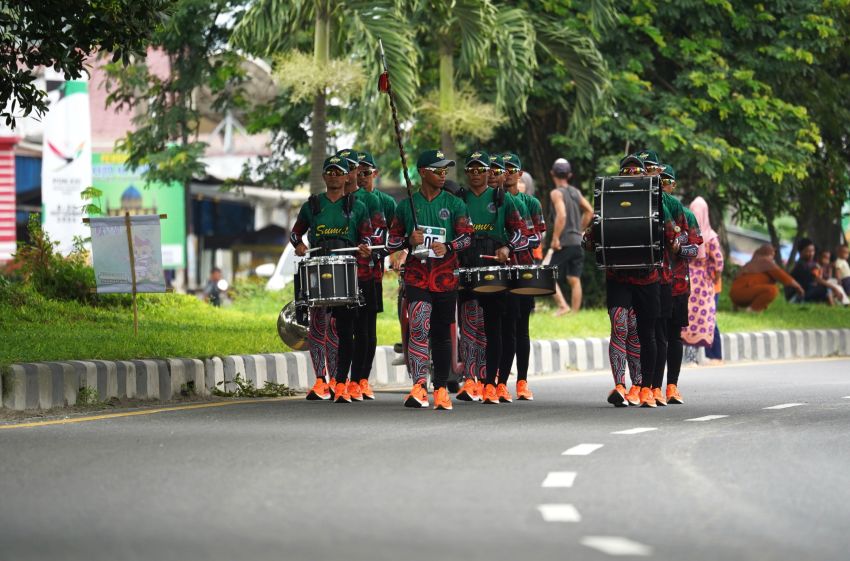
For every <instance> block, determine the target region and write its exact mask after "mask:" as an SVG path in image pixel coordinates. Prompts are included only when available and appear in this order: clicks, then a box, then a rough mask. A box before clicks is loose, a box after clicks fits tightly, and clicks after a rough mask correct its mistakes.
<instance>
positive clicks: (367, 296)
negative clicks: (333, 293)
mask: <svg viewBox="0 0 850 561" xmlns="http://www.w3.org/2000/svg"><path fill="white" fill-rule="evenodd" d="M336 155H337V156H339V157H341V158H345V159H346V160H347V161H348V165H349V167H350V170H351V171H350V172H349V176H348V181H347V182H346V184H345V192H346V194H349V193H351V194H353V195H354V198H355V200H358V201H360V202H361V203H363V205H364V206H365V207H366V210H367V211H368V213H369V219H370V221H371V223H372V228H373V229H374V231H373V233H372V236H371V243H372V244H374V245H381V244H383V243H384V239H385V238H386V231H387V221H386V218H385V217H384V209H383V205H382V204H381V199H379V198H378V195H376V194H374V193H372V192H370V191H368V190H366V189H365V188H362V187H360V186H359V174H360V158H359V154H358V152H357V151H356V150H354V149H350V148H347V149H345V150H340V151H339V152H337V153H336ZM382 255H385V253H375V254H374V255H373V258H375V257H379V256H382ZM369 265H370V266H371V269H370V270H369V271H368V273H369V274H368V275H364V276H363V279H362V280H361V279H360V278H358V284H359V285H360V292H361V294H363V300H364V302H363V305H362V306H359V307H358V308H357V309H356V314H355V315H356V317H355V319H356V321H355V323H354V351H353V354H352V359H351V380H350V381H349V382H348V386H347V389H348V393H349V395H350V396H351V399H352V400H354V401H363V399H370V400H371V399H375V394H374V392H373V391H372V388H371V387H370V386H369V373H370V372H371V371H372V360H373V359H374V358H375V347H376V346H377V344H378V337H377V334H376V322H377V317H378V294H377V289H376V285H375V277H374V275H375V273H374V270H375V261H374V259H373V260H371V261H370V263H369ZM330 333H331V337H332V338H333V337H334V335H335V334H336V333H335V330H333V329H332V330H331V332H330ZM363 382H365V383H363Z"/></svg>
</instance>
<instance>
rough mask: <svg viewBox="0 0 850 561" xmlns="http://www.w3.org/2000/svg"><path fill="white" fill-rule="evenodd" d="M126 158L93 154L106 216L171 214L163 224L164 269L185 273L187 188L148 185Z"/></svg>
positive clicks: (95, 180) (94, 176) (94, 174)
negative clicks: (129, 165) (132, 169)
mask: <svg viewBox="0 0 850 561" xmlns="http://www.w3.org/2000/svg"><path fill="white" fill-rule="evenodd" d="M126 161H127V156H126V155H125V154H120V153H113V152H104V153H95V154H92V185H93V186H94V187H95V188H96V189H98V190H100V191H101V192H102V193H103V196H102V197H101V199H100V200H99V201H94V202H95V204H97V205H98V206H100V208H101V210H102V211H103V214H105V215H106V216H122V217H123V216H124V215H125V214H130V215H131V216H135V215H140V214H167V215H168V220H166V221H164V222H163V223H162V230H161V232H162V266H163V267H164V268H166V269H183V268H185V266H186V256H185V251H184V248H185V247H186V212H185V200H184V198H183V186H182V185H180V184H179V183H175V184H173V185H165V184H162V183H150V184H147V185H145V180H144V179H143V178H142V175H141V174H142V172H143V170H142V169H138V170H136V171H130V170H129V169H127V167H126V166H125V165H124V162H126Z"/></svg>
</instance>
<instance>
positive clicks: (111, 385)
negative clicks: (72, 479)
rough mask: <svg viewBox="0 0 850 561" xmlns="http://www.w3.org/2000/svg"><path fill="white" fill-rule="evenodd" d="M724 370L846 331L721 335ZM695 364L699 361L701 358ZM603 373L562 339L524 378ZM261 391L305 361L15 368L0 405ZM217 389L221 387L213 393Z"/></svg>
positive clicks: (243, 358)
mask: <svg viewBox="0 0 850 561" xmlns="http://www.w3.org/2000/svg"><path fill="white" fill-rule="evenodd" d="M722 337H723V359H724V360H725V361H726V362H740V361H764V360H782V359H792V358H823V357H832V356H850V329H812V330H804V331H800V330H795V331H763V332H757V333H730V334H726V333H724V334H722ZM396 356H397V355H396V353H395V352H393V349H392V347H378V349H377V352H376V353H375V362H374V365H373V367H372V374H371V381H372V383H373V385H375V386H376V387H383V386H399V385H407V384H408V383H409V378H408V376H407V370H406V368H405V367H404V366H393V365H392V361H393V359H395V357H396ZM699 360H700V361H702V360H704V354H703V352H702V350H700V353H699ZM608 367H609V362H608V339H607V338H597V337H590V338H586V339H560V340H542V341H532V342H531V360H530V363H529V375H530V376H534V375H539V374H553V373H562V372H573V371H592V370H604V369H607V368H608ZM237 375H239V376H241V377H242V378H243V379H246V380H250V381H251V382H253V383H254V385H255V387H258V388H261V387H263V386H264V385H265V383H266V381H270V382H275V383H278V384H285V385H287V386H289V387H290V388H293V389H295V390H300V391H307V390H308V389H309V388H310V386H312V383H313V381H314V375H313V367H312V365H311V363H310V357H309V353H307V352H305V351H301V352H291V353H277V354H257V355H235V356H224V357H213V358H210V359H206V360H199V359H187V358H169V359H158V360H126V361H102V360H94V361H85V360H72V361H62V362H37V363H25V364H13V365H12V366H11V368H10V372H7V373H5V374H4V375H3V377H2V383H0V389H2V396H3V402H2V405H3V407H5V408H8V409H14V410H19V411H21V410H25V409H50V408H53V407H65V406H68V405H74V404H76V403H77V396H78V394H79V390H80V389H81V388H85V387H88V388H93V389H96V390H97V393H98V396H99V399H100V400H102V401H107V400H109V399H110V398H113V397H117V398H135V399H150V400H162V401H168V400H171V399H172V398H174V397H175V396H179V395H180V394H181V392H186V391H190V392H194V393H195V394H197V395H200V396H207V395H209V394H210V390H211V389H212V388H214V387H216V386H217V385H218V384H219V383H220V382H226V383H227V385H228V388H227V389H232V386H230V382H232V380H233V379H234V378H235V377H236V376H237ZM218 387H219V388H221V389H223V386H221V385H219V386H218Z"/></svg>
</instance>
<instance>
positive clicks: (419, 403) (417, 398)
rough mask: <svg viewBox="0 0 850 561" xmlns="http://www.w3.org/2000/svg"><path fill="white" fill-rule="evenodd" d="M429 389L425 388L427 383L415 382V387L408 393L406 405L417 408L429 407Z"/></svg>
mask: <svg viewBox="0 0 850 561" xmlns="http://www.w3.org/2000/svg"><path fill="white" fill-rule="evenodd" d="M428 405H429V403H428V390H426V389H425V383H424V382H423V383H421V384H413V389H411V390H410V393H409V394H407V398H405V400H404V406H405V407H413V408H416V409H427V408H428Z"/></svg>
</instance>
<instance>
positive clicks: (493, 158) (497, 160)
mask: <svg viewBox="0 0 850 561" xmlns="http://www.w3.org/2000/svg"><path fill="white" fill-rule="evenodd" d="M490 167H491V168H499V169H505V160H504V159H503V158H502V155H501V154H490Z"/></svg>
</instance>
